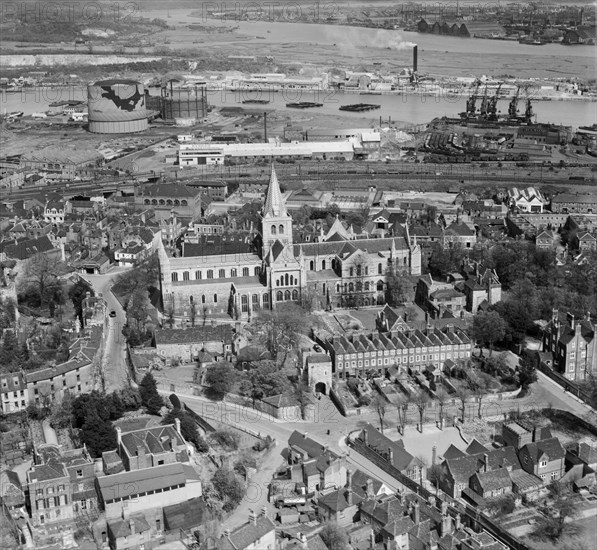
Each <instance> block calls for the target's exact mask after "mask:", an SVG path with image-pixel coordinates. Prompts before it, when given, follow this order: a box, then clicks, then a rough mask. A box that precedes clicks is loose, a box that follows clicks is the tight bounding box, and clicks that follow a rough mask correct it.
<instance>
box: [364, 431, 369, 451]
mask: <svg viewBox="0 0 597 550" xmlns="http://www.w3.org/2000/svg"><path fill="white" fill-rule="evenodd" d="M363 443H364V444H365V447H368V446H369V432H367V428H365V429H364V430H363Z"/></svg>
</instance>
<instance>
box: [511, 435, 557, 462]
mask: <svg viewBox="0 0 597 550" xmlns="http://www.w3.org/2000/svg"><path fill="white" fill-rule="evenodd" d="M523 449H526V451H527V453H528V455H529V458H530V459H531V460H532V461H533V462H535V463H537V462H539V460H540V459H541V457H543V456H547V457H548V458H549V460H550V461H551V460H559V459H562V458H564V457H565V456H566V451H565V450H564V447H562V444H561V443H560V440H559V439H558V438H557V437H551V438H549V439H543V440H542V441H537V442H535V443H527V444H526V445H523V447H522V448H521V451H523Z"/></svg>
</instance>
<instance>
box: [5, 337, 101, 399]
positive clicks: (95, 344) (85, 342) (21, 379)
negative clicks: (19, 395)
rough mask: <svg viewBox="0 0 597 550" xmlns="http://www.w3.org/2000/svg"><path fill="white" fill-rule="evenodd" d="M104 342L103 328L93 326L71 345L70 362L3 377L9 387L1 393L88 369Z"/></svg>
mask: <svg viewBox="0 0 597 550" xmlns="http://www.w3.org/2000/svg"><path fill="white" fill-rule="evenodd" d="M101 341H102V327H101V326H99V325H93V326H91V327H89V329H88V331H87V336H85V337H82V338H78V339H77V340H75V342H73V343H72V344H71V345H70V348H69V359H68V361H66V362H64V363H61V364H59V365H56V366H55V367H47V368H44V369H40V370H37V371H31V372H18V373H10V374H7V375H5V376H4V375H3V377H2V382H3V383H4V381H5V380H6V383H7V387H6V388H4V387H2V388H0V392H1V393H6V392H12V391H17V390H23V389H25V388H26V387H27V384H35V383H38V382H42V381H44V380H51V379H52V378H55V377H56V376H61V375H62V374H66V373H68V372H72V371H74V370H77V369H78V368H82V367H86V366H88V365H90V364H91V362H92V361H93V358H94V357H95V355H96V353H97V351H98V349H99V347H100V346H101Z"/></svg>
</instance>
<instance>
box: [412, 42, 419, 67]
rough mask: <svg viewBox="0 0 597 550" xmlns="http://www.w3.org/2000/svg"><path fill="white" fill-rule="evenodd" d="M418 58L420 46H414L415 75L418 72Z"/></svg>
mask: <svg viewBox="0 0 597 550" xmlns="http://www.w3.org/2000/svg"><path fill="white" fill-rule="evenodd" d="M418 56H419V46H417V45H416V44H415V45H414V46H413V73H416V72H417V70H418Z"/></svg>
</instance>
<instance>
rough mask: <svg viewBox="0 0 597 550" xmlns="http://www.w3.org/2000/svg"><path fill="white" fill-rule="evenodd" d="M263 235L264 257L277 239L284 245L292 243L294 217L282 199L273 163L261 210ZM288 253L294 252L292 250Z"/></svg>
mask: <svg viewBox="0 0 597 550" xmlns="http://www.w3.org/2000/svg"><path fill="white" fill-rule="evenodd" d="M261 235H262V237H263V258H266V257H267V255H268V254H269V251H270V248H271V247H272V246H273V244H274V243H275V242H276V241H280V243H281V244H282V245H284V247H287V246H290V245H292V218H291V217H290V216H289V215H288V211H287V210H286V205H285V204H284V201H283V200H282V191H280V184H279V183H278V176H276V169H275V168H274V165H273V164H272V173H271V175H270V179H269V185H268V187H267V195H266V197H265V204H264V205H263V210H262V211H261ZM288 253H289V254H292V252H291V251H288Z"/></svg>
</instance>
